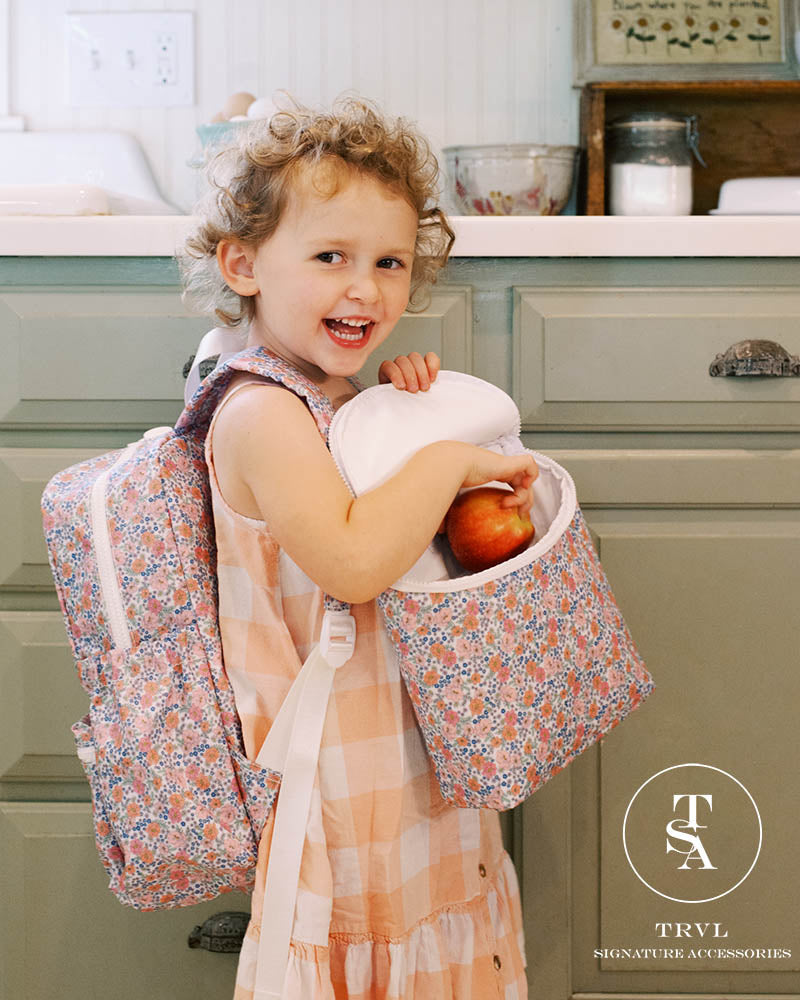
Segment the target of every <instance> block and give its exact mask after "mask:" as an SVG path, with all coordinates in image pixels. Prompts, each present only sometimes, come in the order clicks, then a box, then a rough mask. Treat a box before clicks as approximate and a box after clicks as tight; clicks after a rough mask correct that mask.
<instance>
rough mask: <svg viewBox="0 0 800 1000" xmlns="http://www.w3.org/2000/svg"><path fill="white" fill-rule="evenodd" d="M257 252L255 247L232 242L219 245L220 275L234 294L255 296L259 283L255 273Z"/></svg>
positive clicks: (222, 242) (223, 241) (226, 241)
mask: <svg viewBox="0 0 800 1000" xmlns="http://www.w3.org/2000/svg"><path fill="white" fill-rule="evenodd" d="M255 255H256V251H255V249H254V248H253V247H248V246H245V245H244V244H242V243H234V242H232V241H231V240H220V241H219V243H218V244H217V263H218V264H219V269H220V273H221V274H222V277H223V278H224V279H225V283H226V284H227V285H229V286H230V287H231V288H232V289H233V291H234V292H237V293H238V294H239V295H255V294H256V292H257V291H258V282H257V280H256V277H255V274H254V272H253V260H254V258H255Z"/></svg>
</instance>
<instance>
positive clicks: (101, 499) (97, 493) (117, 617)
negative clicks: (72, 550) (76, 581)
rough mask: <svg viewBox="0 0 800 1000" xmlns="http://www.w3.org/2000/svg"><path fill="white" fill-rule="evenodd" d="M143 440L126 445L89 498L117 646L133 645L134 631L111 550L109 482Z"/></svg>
mask: <svg viewBox="0 0 800 1000" xmlns="http://www.w3.org/2000/svg"><path fill="white" fill-rule="evenodd" d="M143 442H144V438H143V439H142V440H141V441H134V442H133V443H131V444H129V445H127V446H126V447H125V448H123V450H122V452H121V453H120V455H119V457H118V458H117V459H116V461H115V462H114V464H113V465H110V466H109V467H108V468H107V469H106V470H105V472H102V473H101V474H100V475H99V476H98V477H97V479H95V481H94V483H93V484H92V492H91V495H90V498H89V520H90V522H91V525H92V544H93V547H94V556H95V560H96V562H97V575H98V577H99V580H100V593H101V594H102V597H103V604H104V606H105V609H106V617H107V618H108V630H109V632H110V633H111V645H112V646H113V647H115V648H117V649H123V650H124V649H130V648H131V645H132V641H131V633H130V629H129V628H128V622H127V619H126V617H125V608H124V607H123V605H122V591H121V589H120V585H119V580H118V579H117V569H116V566H115V565H114V555H113V553H112V551H111V536H110V535H109V532H108V520H107V518H106V486H107V485H108V480H109V478H110V477H111V473H112V472H113V471H114V470H115V469H116V468H117V466H118V465H121V464H122V462H124V461H126V460H127V459H128V458H129V457H130V455H131V451H132V450H133V449H134V448H136V447H137V446H138V445H139V444H142V443H143Z"/></svg>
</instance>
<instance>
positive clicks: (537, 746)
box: [328, 371, 654, 809]
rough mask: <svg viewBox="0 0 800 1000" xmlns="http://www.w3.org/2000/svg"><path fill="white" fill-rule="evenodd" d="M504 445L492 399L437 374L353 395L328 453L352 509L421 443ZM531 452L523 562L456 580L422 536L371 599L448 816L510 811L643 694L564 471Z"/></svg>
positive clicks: (506, 403) (634, 655)
mask: <svg viewBox="0 0 800 1000" xmlns="http://www.w3.org/2000/svg"><path fill="white" fill-rule="evenodd" d="M519 433H520V417H519V411H518V410H517V407H516V405H515V404H514V402H513V400H512V399H511V398H510V397H509V396H507V395H506V393H504V392H502V390H500V389H498V388H497V387H496V386H494V385H491V384H490V383H488V382H484V381H482V380H481V379H477V378H474V377H472V376H470V375H462V374H459V373H457V372H447V371H443V372H440V373H439V375H438V377H437V379H436V381H435V382H434V383H433V385H432V386H431V388H430V389H429V390H428V391H427V392H424V393H423V392H419V393H415V394H411V393H407V392H397V390H396V389H394V387H393V386H391V385H382V386H375V387H373V388H370V389H366V390H365V391H364V392H362V393H360V394H359V395H358V396H356V397H355V398H354V399H352V400H350V401H349V402H348V403H346V404H345V405H344V406H342V407H341V408H340V409H339V410H338V412H337V413H336V415H335V416H334V419H333V422H332V424H331V428H330V431H329V436H328V444H329V447H330V449H331V453H332V454H333V456H334V459H335V460H336V462H337V465H338V467H339V470H340V472H341V473H342V475H343V476H344V478H345V480H346V481H347V482H348V484H349V486H350V488H351V490H352V492H353V493H354V495H356V496H359V495H360V494H362V493H364V492H366V491H368V490H370V489H372V488H374V487H375V486H377V485H379V484H380V483H381V482H383V481H384V480H385V479H387V478H388V477H389V476H391V475H392V474H393V473H394V472H396V471H397V469H399V468H400V466H401V465H403V464H404V462H405V461H407V460H408V458H409V457H410V456H411V455H412V454H413V453H414V452H415V451H417V450H418V449H419V448H421V447H423V446H424V445H426V444H430V443H432V442H433V441H436V440H459V441H466V442H468V443H471V444H476V445H482V446H483V447H487V448H493V449H495V450H497V451H499V452H501V453H504V454H515V453H519V452H520V451H523V450H525V449H524V446H523V444H522V442H521V440H520V438H519ZM532 454H533V455H534V458H535V459H536V462H537V464H538V467H539V476H538V478H537V479H536V481H535V482H534V484H533V491H534V506H533V510H532V512H531V517H532V520H533V523H534V528H535V535H534V538H533V539H532V540H531V542H530V544H529V546H528V548H527V549H526V550H525V551H523V552H522V553H520V554H519V555H516V556H514V557H512V558H511V559H509V560H507V561H506V562H503V563H500V564H499V565H497V566H495V567H492V568H491V569H487V570H484V571H482V572H480V573H473V574H469V573H467V572H466V571H465V570H464V569H462V568H461V567H460V566H459V565H458V564H457V563H456V562H455V560H454V558H453V556H452V553H451V552H450V550H449V546H448V544H447V542H446V540H445V539H444V536H442V535H437V537H436V538H435V539H434V541H433V542H432V543H431V545H430V546H429V548H428V550H427V551H426V552H425V553H424V554H423V556H422V557H421V558H420V560H419V561H418V562H417V563H416V565H415V566H413V567H412V568H411V569H410V570H409V571H408V573H406V575H405V576H404V577H403V578H402V579H400V580H398V581H396V582H395V583H394V585H393V586H392V587H391V588H389V589H388V590H386V591H384V593H383V594H381V595H380V596H379V598H378V604H379V606H380V608H381V611H382V612H383V615H384V619H385V622H386V626H387V631H388V634H389V637H390V639H391V641H392V644H393V646H394V648H395V650H396V652H397V655H398V658H399V661H400V670H401V673H402V675H403V678H404V680H405V684H406V687H407V689H408V691H409V693H410V696H411V700H412V702H413V705H414V709H415V712H416V716H417V720H418V722H419V725H420V729H421V730H422V734H423V736H424V739H425V743H426V745H427V749H428V752H429V754H430V756H431V758H432V759H433V762H434V766H435V770H436V775H437V778H438V781H439V786H440V788H441V792H442V795H443V797H444V798H445V799H446V800H447V801H448V802H450V803H451V804H453V805H456V806H463V807H488V808H491V809H509V808H511V807H513V806H515V805H517V804H518V803H519V802H521V801H523V800H524V799H525V798H527V797H528V796H529V795H531V794H532V793H533V792H534V791H535V790H536V789H537V788H539V787H541V785H542V784H543V783H544V782H545V781H547V780H548V779H549V778H551V777H552V776H553V775H555V774H557V773H558V772H559V771H560V770H561V769H562V768H563V767H565V766H566V765H567V764H568V763H569V762H570V761H571V760H572V759H573V758H575V757H576V756H577V755H578V754H579V753H581V752H582V751H584V750H585V749H587V747H590V746H591V745H592V744H593V743H595V742H596V741H597V740H599V739H600V738H601V737H602V736H603V735H604V734H606V733H607V732H608V731H609V730H610V729H612V728H613V727H614V726H616V725H618V724H619V722H620V721H621V720H622V719H624V718H625V716H626V715H627V714H628V713H629V712H630V711H631V710H632V709H634V708H636V707H637V706H638V705H639V704H641V702H642V700H643V699H644V698H646V697H647V695H648V694H650V692H651V691H652V690H653V688H654V685H653V681H652V678H651V677H650V675H649V673H648V672H647V670H646V668H645V666H644V664H643V663H642V660H641V658H640V656H639V654H638V652H637V650H636V647H635V646H634V643H633V640H632V638H631V636H630V633H629V632H628V629H627V627H626V626H625V622H624V621H623V619H622V615H621V614H620V611H619V608H618V607H617V604H616V601H615V600H614V597H613V594H612V593H611V589H610V587H609V584H608V580H607V578H606V575H605V573H604V571H603V568H602V566H601V565H600V562H599V560H598V558H597V554H596V552H595V550H594V547H593V545H592V541H591V538H590V535H589V531H588V528H587V526H586V522H585V520H584V518H583V514H582V513H581V510H580V507H579V506H578V503H577V499H576V495H575V485H574V483H573V481H572V479H571V477H570V475H569V473H568V472H567V471H566V469H563V468H562V467H561V466H559V465H558V464H557V463H556V462H554V461H553V460H552V459H550V458H548V457H546V456H545V455H541V454H538V453H536V452H533V453H532ZM497 485H502V484H497Z"/></svg>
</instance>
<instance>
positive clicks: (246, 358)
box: [175, 347, 333, 441]
mask: <svg viewBox="0 0 800 1000" xmlns="http://www.w3.org/2000/svg"><path fill="white" fill-rule="evenodd" d="M237 371H241V372H252V374H254V375H261V376H263V377H264V378H270V379H272V380H273V381H275V382H279V383H280V384H281V385H282V386H285V387H286V388H287V389H289V390H290V391H291V392H293V393H295V394H296V395H298V396H300V397H301V399H303V400H304V401H305V403H306V405H307V406H308V408H309V410H310V411H311V414H312V416H313V417H314V419H315V420H316V422H317V427H318V428H319V432H320V434H321V435H322V437H323V440H325V441H327V438H328V428H329V426H330V422H331V420H332V419H333V406H332V405H331V401H330V400H329V399H328V397H327V396H326V395H325V393H324V392H323V391H322V390H321V389H320V388H319V386H317V385H315V384H314V383H313V382H312V381H311V380H310V379H307V378H306V377H305V375H303V374H302V373H301V372H299V371H298V370H297V369H296V368H295V367H294V366H293V365H290V364H289V362H288V361H284V360H283V358H279V357H278V356H277V355H276V354H273V353H272V352H271V351H268V350H267V349H266V348H265V347H251V348H247V349H246V350H244V351H240V352H239V353H238V354H235V355H234V356H233V357H231V358H229V359H228V360H227V361H226V362H225V363H224V364H222V365H220V366H219V368H215V369H214V371H213V372H211V374H210V375H207V376H206V378H204V379H203V381H202V382H201V383H200V386H199V387H198V389H197V391H196V392H195V394H194V395H193V396H192V398H191V400H190V401H189V403H188V405H187V406H186V408H185V409H184V411H183V413H181V415H180V417H179V418H178V422H177V423H176V424H175V432H176V433H177V434H191V435H194V436H196V437H198V438H200V439H201V440H202V439H203V438H205V436H206V434H207V433H208V428H209V426H210V425H211V419H212V417H213V415H214V410H215V409H216V408H217V405H218V404H219V401H220V400H221V399H222V396H223V395H224V393H225V390H226V389H227V388H228V385H229V383H230V380H231V379H232V378H233V376H234V374H235V373H236V372H237Z"/></svg>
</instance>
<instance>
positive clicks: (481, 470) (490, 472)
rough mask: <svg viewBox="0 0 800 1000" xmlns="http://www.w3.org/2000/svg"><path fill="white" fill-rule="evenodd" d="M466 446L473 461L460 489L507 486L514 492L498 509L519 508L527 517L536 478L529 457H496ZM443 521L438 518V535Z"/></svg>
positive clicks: (485, 450)
mask: <svg viewBox="0 0 800 1000" xmlns="http://www.w3.org/2000/svg"><path fill="white" fill-rule="evenodd" d="M468 447H470V448H472V451H473V454H474V458H473V461H472V464H471V465H470V467H469V471H468V472H467V476H466V478H465V479H464V481H463V482H462V484H461V488H462V489H466V488H469V487H472V486H483V485H485V484H486V483H491V482H503V483H508V485H509V486H511V487H512V489H513V491H514V492H513V493H512V492H510V491H509V494H508V496H507V497H504V498H503V502H502V504H501V506H503V507H519V513H520V515H521V516H522V517H525V516H526V515H527V516H528V517H530V512H531V507H532V506H533V483H534V480H535V479H536V477H537V476H538V475H539V469H538V467H537V465H536V462H535V461H534V460H533V456H532V455H528V454H522V455H509V456H507V455H498V454H497V452H494V451H489V450H488V449H487V448H478V447H473V446H471V445H470V446H468ZM446 520H447V518H446V517H444V518H443V519H442V522H441V524H440V525H439V527H438V529H437V533H438V534H443V533H444V530H445V522H446Z"/></svg>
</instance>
